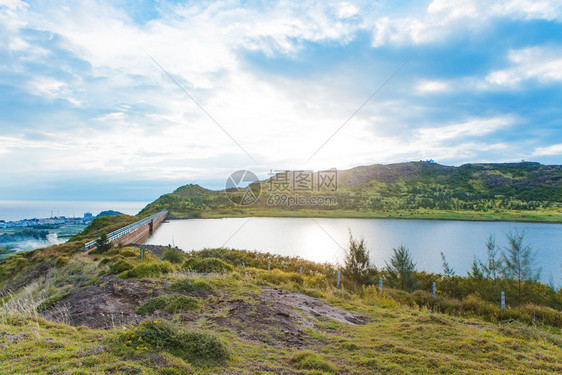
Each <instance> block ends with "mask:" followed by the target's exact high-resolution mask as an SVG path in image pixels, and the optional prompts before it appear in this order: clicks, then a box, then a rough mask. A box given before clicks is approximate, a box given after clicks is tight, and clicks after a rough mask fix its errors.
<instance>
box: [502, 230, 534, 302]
mask: <svg viewBox="0 0 562 375" xmlns="http://www.w3.org/2000/svg"><path fill="white" fill-rule="evenodd" d="M523 237H524V233H519V232H518V231H517V230H515V233H508V234H507V241H508V243H509V247H506V248H505V249H504V252H503V261H504V263H505V267H504V271H503V272H504V277H505V278H508V279H514V280H517V295H518V302H521V286H522V284H523V282H524V281H537V280H538V279H539V277H540V273H541V269H540V268H539V269H535V267H534V265H533V263H534V261H535V255H536V252H535V253H532V251H531V248H530V247H529V246H523Z"/></svg>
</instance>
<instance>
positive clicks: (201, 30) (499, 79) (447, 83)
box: [0, 0, 562, 201]
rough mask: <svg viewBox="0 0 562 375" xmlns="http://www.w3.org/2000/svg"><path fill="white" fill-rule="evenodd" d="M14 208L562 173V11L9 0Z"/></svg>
mask: <svg viewBox="0 0 562 375" xmlns="http://www.w3.org/2000/svg"><path fill="white" fill-rule="evenodd" d="M0 35H1V37H0V165H1V170H0V171H1V177H0V200H42V199H55V200H56V199H58V200H89V201H91V200H104V201H107V200H131V201H135V200H145V201H150V200H153V199H155V198H157V197H158V196H160V195H162V194H165V193H167V192H170V191H172V190H173V189H175V188H176V187H178V186H181V185H185V184H188V183H198V184H200V185H202V186H205V187H207V188H213V189H220V188H223V187H224V184H225V182H226V180H227V177H228V175H229V174H230V173H232V172H234V171H236V170H241V169H247V170H251V171H253V172H254V173H256V174H257V175H258V176H259V177H260V178H267V177H268V173H270V172H271V171H276V170H286V169H294V170H302V169H308V170H310V169H312V170H324V169H328V168H338V169H347V168H351V167H354V166H358V165H370V164H379V163H380V164H388V163H396V162H406V161H411V160H426V159H433V160H435V161H436V162H438V163H440V164H445V165H461V164H464V163H475V162H518V161H521V160H528V161H538V162H541V163H544V164H561V163H562V105H561V104H560V103H562V2H560V1H547V0H544V1H543V0H535V1H533V0H499V1H489V0H465V1H462V2H461V1H459V2H455V1H450V0H434V1H419V0H417V1H401V2H396V1H373V0H369V1H234V0H225V1H187V2H180V1H165V0H161V1H148V0H146V1H129V0H112V1H107V2H106V1H103V0H95V1H89V0H80V1H78V0H76V1H64V0H61V1H56V2H55V1H23V0H0Z"/></svg>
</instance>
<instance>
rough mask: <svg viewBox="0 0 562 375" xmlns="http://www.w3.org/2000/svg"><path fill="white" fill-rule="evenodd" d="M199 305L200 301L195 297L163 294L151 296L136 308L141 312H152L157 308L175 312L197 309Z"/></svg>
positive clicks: (171, 312)
mask: <svg viewBox="0 0 562 375" xmlns="http://www.w3.org/2000/svg"><path fill="white" fill-rule="evenodd" d="M198 307H199V303H198V302H197V300H196V299H195V298H193V297H186V296H182V295H169V294H166V295H162V296H160V297H156V298H151V299H149V300H148V301H146V302H145V303H143V304H142V305H141V306H140V307H138V308H137V309H136V312H138V313H139V314H152V313H153V312H155V311H156V310H164V311H166V312H167V313H170V314H173V313H177V312H180V311H188V310H195V309H197V308H198Z"/></svg>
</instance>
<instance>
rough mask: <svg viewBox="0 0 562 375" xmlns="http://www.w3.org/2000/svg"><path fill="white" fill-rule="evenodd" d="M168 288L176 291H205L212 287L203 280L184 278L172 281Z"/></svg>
mask: <svg viewBox="0 0 562 375" xmlns="http://www.w3.org/2000/svg"><path fill="white" fill-rule="evenodd" d="M170 290H171V291H173V292H178V293H205V292H210V291H211V290H212V287H211V286H210V285H209V284H208V283H207V282H206V281H205V280H192V279H184V280H181V281H178V282H175V283H173V284H172V285H171V286H170Z"/></svg>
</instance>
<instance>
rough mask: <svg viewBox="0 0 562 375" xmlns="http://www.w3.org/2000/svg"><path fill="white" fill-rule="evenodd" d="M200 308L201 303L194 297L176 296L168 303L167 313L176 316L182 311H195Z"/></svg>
mask: <svg viewBox="0 0 562 375" xmlns="http://www.w3.org/2000/svg"><path fill="white" fill-rule="evenodd" d="M197 308H199V303H198V302H197V300H196V299H195V298H193V297H186V296H175V297H173V298H170V299H169V300H168V302H167V303H166V307H165V310H166V312H167V313H170V314H174V313H177V312H180V311H188V310H195V309H197Z"/></svg>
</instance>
